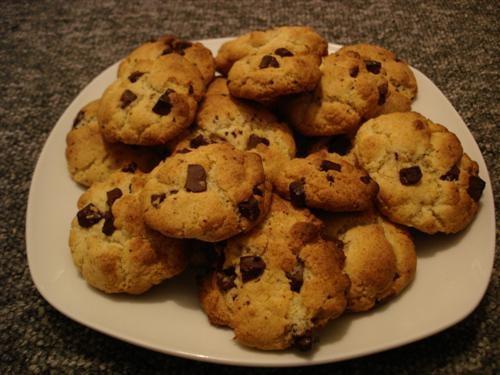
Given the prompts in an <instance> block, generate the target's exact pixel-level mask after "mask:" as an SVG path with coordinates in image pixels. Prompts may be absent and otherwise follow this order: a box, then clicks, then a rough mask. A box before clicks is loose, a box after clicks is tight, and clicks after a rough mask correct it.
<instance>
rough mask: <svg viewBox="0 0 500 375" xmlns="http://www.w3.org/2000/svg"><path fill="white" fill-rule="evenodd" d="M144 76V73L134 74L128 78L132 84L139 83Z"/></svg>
mask: <svg viewBox="0 0 500 375" xmlns="http://www.w3.org/2000/svg"><path fill="white" fill-rule="evenodd" d="M143 75H144V73H143V72H133V73H132V74H131V75H129V76H128V80H129V81H130V82H132V83H134V82H137V80H138V79H139V78H141V77H142V76H143Z"/></svg>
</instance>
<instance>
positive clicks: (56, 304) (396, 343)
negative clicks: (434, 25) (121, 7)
mask: <svg viewBox="0 0 500 375" xmlns="http://www.w3.org/2000/svg"><path fill="white" fill-rule="evenodd" d="M233 38H234V37H232V36H230V37H223V38H210V39H201V40H197V41H199V42H202V43H223V42H225V41H227V40H230V39H233ZM338 48H341V45H338V44H334V43H329V50H330V51H335V50H337V49H338ZM120 61H121V60H119V61H117V62H115V63H114V64H112V65H110V66H108V67H107V68H106V69H104V70H102V71H101V72H100V73H99V74H98V75H96V76H95V77H94V78H93V79H92V80H91V81H90V82H89V83H88V84H87V85H86V86H85V87H84V88H83V89H82V90H80V91H79V92H78V94H77V95H76V96H75V98H74V99H73V100H72V101H71V103H70V104H69V105H68V106H67V107H66V108H65V109H64V111H63V112H62V114H61V115H60V116H59V117H58V120H57V121H56V123H55V124H54V126H53V127H52V129H51V130H50V132H49V134H48V136H47V137H46V139H45V142H44V144H43V147H42V150H41V152H40V153H39V155H38V158H37V161H36V165H35V168H34V170H33V173H32V175H31V182H30V189H29V194H28V200H27V206H26V211H25V244H26V256H27V260H28V268H29V272H30V276H31V279H32V280H33V283H34V285H35V287H36V289H37V291H38V292H39V293H40V295H41V296H42V297H43V298H44V299H45V300H46V301H47V302H48V303H49V304H50V305H51V306H52V307H53V308H54V309H55V310H57V311H58V312H59V313H61V314H63V315H64V316H66V317H68V318H70V319H71V320H73V321H75V322H77V323H79V324H81V325H83V326H86V327H89V328H91V329H93V330H95V331H97V332H100V333H102V334H105V335H107V336H111V337H113V338H115V339H118V340H121V341H124V342H127V343H129V344H133V345H137V346H140V347H144V348H146V349H149V350H153V351H156V352H159V353H164V354H169V355H173V356H177V357H182V358H186V359H192V360H198V361H204V362H210V363H217V364H224V365H232V366H245V367H295V366H311V365H319V364H325V363H333V362H339V361H345V360H349V359H353V358H359V357H365V356H369V355H372V354H374V353H379V352H383V351H387V350H390V349H394V348H397V347H401V346H405V345H408V344H410V343H413V342H417V341H420V340H422V339H424V338H426V337H430V336H432V335H435V334H437V333H439V332H442V331H444V330H446V329H448V328H449V327H451V326H453V325H455V324H457V323H459V322H461V321H462V320H464V319H465V318H466V317H467V316H469V315H470V314H471V313H472V312H473V311H474V310H475V309H476V308H477V307H478V305H479V304H480V302H481V300H482V299H483V297H484V295H485V293H486V291H487V289H488V286H489V284H490V281H491V277H492V271H493V266H494V256H495V242H496V230H495V228H496V217H495V200H494V196H493V188H492V184H491V179H490V174H489V170H488V168H487V165H486V162H485V160H484V157H483V155H482V152H481V150H480V148H479V145H478V144H477V142H476V140H475V138H474V136H473V134H472V132H471V130H470V128H469V127H468V126H467V124H466V123H465V121H464V120H463V119H462V117H461V116H460V114H459V113H458V111H457V110H456V109H455V107H454V106H453V104H452V103H451V102H450V101H449V99H448V98H447V97H446V96H445V95H444V93H443V92H442V91H441V90H440V89H439V87H438V86H437V85H436V84H435V83H434V82H433V81H432V80H431V79H430V78H429V77H427V76H426V75H425V74H424V73H422V72H421V71H420V70H419V69H417V68H415V67H413V66H411V68H412V69H413V70H414V71H416V72H418V73H419V74H420V75H421V76H422V77H423V78H425V79H426V80H428V81H429V82H430V83H431V84H432V85H433V86H434V87H436V88H437V90H438V92H439V94H440V95H441V96H442V97H443V98H444V99H445V100H446V102H447V104H448V105H449V107H450V108H451V109H452V111H453V114H454V116H456V117H458V118H459V119H460V120H461V122H463V124H464V125H465V126H464V127H463V130H465V131H466V132H467V133H468V134H467V135H468V136H469V137H470V138H471V139H472V140H473V142H472V145H473V147H475V148H476V150H475V151H476V152H477V153H478V155H480V159H478V160H476V161H477V162H478V163H479V164H480V166H481V174H482V177H485V181H486V186H487V188H486V189H485V191H484V192H483V194H485V193H486V194H488V198H489V201H490V202H491V203H492V207H491V213H490V215H489V217H488V222H489V223H490V229H489V230H488V233H490V234H491V236H490V238H489V239H488V241H491V243H492V245H493V250H492V251H491V256H490V258H491V262H490V267H489V270H488V278H487V282H486V283H485V284H484V285H483V288H482V291H481V293H478V294H476V299H475V300H474V303H472V304H471V306H469V308H468V309H467V310H465V309H464V311H463V312H462V314H459V315H457V316H456V317H455V318H454V319H451V320H450V321H449V322H447V324H444V325H441V326H439V327H436V328H434V329H432V330H429V331H425V332H422V333H421V334H417V335H414V336H412V337H411V338H408V339H403V340H393V342H389V343H386V344H385V345H381V346H379V347H376V348H372V349H369V350H365V351H363V352H362V353H359V352H356V351H351V352H347V353H345V355H343V356H342V357H338V358H330V359H328V358H324V359H314V358H312V359H310V360H308V359H304V358H302V357H299V356H297V357H296V358H294V360H293V361H282V362H279V361H272V360H271V361H269V362H257V363H255V362H252V361H251V360H247V361H243V362H242V361H241V360H233V359H231V358H227V357H223V356H220V355H219V356H213V355H212V356H209V355H204V354H200V353H192V352H186V351H183V350H173V349H168V348H160V347H157V346H155V345H152V344H149V343H148V342H147V341H145V340H143V339H141V338H137V337H132V338H130V337H128V336H127V335H120V333H119V332H116V331H115V330H114V329H112V328H108V327H106V326H103V325H102V324H99V323H98V322H94V321H90V322H89V321H86V320H84V319H83V318H80V317H79V316H78V315H75V314H73V313H72V312H71V311H70V310H68V309H67V308H66V307H65V306H64V304H63V303H61V301H59V300H57V299H54V298H53V297H54V296H53V295H51V294H50V290H48V289H46V288H45V286H44V285H43V283H42V282H41V281H40V279H39V278H38V274H37V273H36V272H35V270H36V269H37V268H36V266H35V265H34V263H33V262H34V261H33V252H34V251H35V250H31V251H30V249H34V248H36V245H34V244H32V238H31V237H32V235H31V234H30V233H32V230H31V226H32V225H33V224H34V218H33V215H34V214H33V211H34V208H32V207H33V204H34V199H35V198H34V195H35V192H34V190H35V185H36V182H37V181H38V180H39V179H40V177H38V176H39V175H40V174H41V173H42V170H43V167H42V165H41V164H42V161H43V160H44V158H45V156H46V154H47V153H48V152H49V147H48V145H49V144H50V143H51V141H52V140H53V139H54V138H55V137H56V135H55V133H56V128H58V125H59V122H60V121H61V120H62V118H63V117H64V116H65V114H67V113H68V112H72V111H74V109H73V107H75V106H76V105H77V103H78V102H79V101H80V100H81V98H82V97H83V96H85V92H86V91H87V90H89V88H91V87H93V86H94V85H95V84H96V81H97V80H98V79H99V78H100V77H101V76H102V75H103V74H104V73H105V72H108V71H109V70H112V69H114V68H115V66H117V65H118V64H119V62H120ZM78 109H79V108H78ZM78 109H76V111H75V113H76V112H77V111H78ZM460 127H461V128H462V126H460ZM484 200H485V199H483V201H484ZM483 209H485V208H483Z"/></svg>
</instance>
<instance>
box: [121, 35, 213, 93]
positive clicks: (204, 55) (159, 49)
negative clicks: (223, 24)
mask: <svg viewBox="0 0 500 375" xmlns="http://www.w3.org/2000/svg"><path fill="white" fill-rule="evenodd" d="M171 53H175V54H178V55H180V56H183V57H184V58H185V59H186V60H187V61H189V62H190V63H192V64H193V65H195V66H196V68H197V69H198V70H199V72H200V74H201V76H202V78H203V82H204V83H205V85H208V84H209V83H210V81H212V79H213V78H214V73H215V61H214V58H213V56H212V52H210V50H209V49H208V48H206V47H205V46H204V45H203V44H201V43H198V42H191V41H188V40H183V39H179V38H177V37H176V36H174V35H163V36H161V37H159V38H158V39H156V40H153V41H150V42H148V43H144V44H143V45H141V46H139V47H137V48H136V49H135V50H133V51H132V52H131V53H130V54H129V55H128V56H127V57H126V58H125V59H124V60H123V61H122V62H121V63H120V66H119V67H118V76H119V77H128V76H130V75H131V74H133V73H134V72H137V71H138V69H137V64H138V63H140V62H141V61H144V60H146V61H154V60H156V59H157V58H159V57H160V56H165V55H169V54H171ZM135 74H137V73H135Z"/></svg>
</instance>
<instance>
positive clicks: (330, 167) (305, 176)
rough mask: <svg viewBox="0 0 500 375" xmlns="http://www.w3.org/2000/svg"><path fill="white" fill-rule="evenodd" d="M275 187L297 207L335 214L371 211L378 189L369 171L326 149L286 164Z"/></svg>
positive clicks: (277, 178)
mask: <svg viewBox="0 0 500 375" xmlns="http://www.w3.org/2000/svg"><path fill="white" fill-rule="evenodd" d="M274 185H275V188H276V191H277V192H278V193H279V194H280V195H281V196H282V197H284V198H286V199H289V200H291V202H292V204H293V205H294V206H296V207H306V206H307V207H310V208H319V209H322V210H326V211H333V212H336V211H360V210H364V209H366V208H368V207H369V206H370V205H371V203H372V200H373V199H374V198H375V195H376V194H377V189H378V188H377V184H376V183H375V182H374V181H373V180H372V179H371V178H370V177H369V176H368V174H367V173H366V172H364V171H363V170H361V169H358V168H356V167H354V166H353V165H352V164H350V163H349V162H347V161H345V160H344V159H342V157H340V156H338V155H336V154H329V153H328V152H326V151H324V150H323V151H319V152H316V153H313V154H311V155H309V156H307V157H306V158H304V159H292V160H291V161H289V162H288V163H286V164H285V165H283V168H282V170H281V171H280V173H279V174H278V176H277V177H276V180H275V184H274Z"/></svg>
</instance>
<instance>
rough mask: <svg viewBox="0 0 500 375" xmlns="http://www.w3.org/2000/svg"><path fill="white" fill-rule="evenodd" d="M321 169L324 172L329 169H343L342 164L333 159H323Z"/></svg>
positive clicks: (338, 170)
mask: <svg viewBox="0 0 500 375" xmlns="http://www.w3.org/2000/svg"><path fill="white" fill-rule="evenodd" d="M319 170H320V171H323V172H327V171H337V172H340V171H341V170H342V166H341V165H340V164H338V163H334V162H333V161H329V160H323V161H322V162H321V165H320V166H319Z"/></svg>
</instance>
